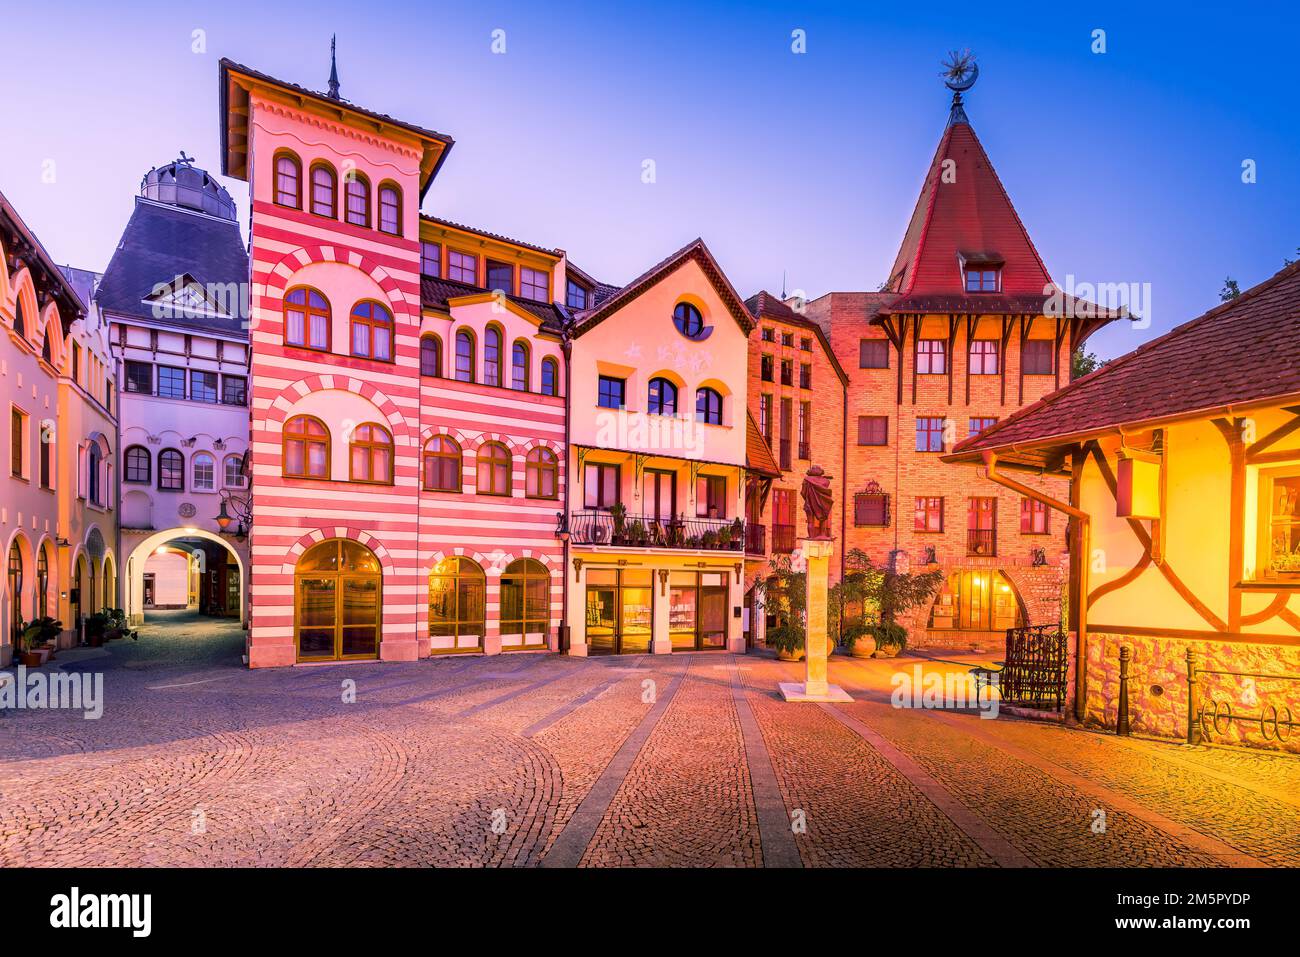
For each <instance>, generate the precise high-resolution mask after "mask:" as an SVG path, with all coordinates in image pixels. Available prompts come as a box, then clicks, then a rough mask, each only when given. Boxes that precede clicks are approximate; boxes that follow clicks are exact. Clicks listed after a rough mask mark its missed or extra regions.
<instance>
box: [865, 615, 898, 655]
mask: <svg viewBox="0 0 1300 957" xmlns="http://www.w3.org/2000/svg"><path fill="white" fill-rule="evenodd" d="M870 631H871V634H872V635H873V636H874V637H875V639H876V647H877V648H897V649H898V650H899V651H902V650H903V649H904V648H906V647H907V629H906V628H904V627H903V626H902V625H900V624H898V623H897V622H893V621H882V622H876V623H875V624H873V625H871V626H870Z"/></svg>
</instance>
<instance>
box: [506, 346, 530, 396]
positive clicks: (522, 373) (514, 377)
mask: <svg viewBox="0 0 1300 957" xmlns="http://www.w3.org/2000/svg"><path fill="white" fill-rule="evenodd" d="M510 388H512V389H515V390H516V391H518V392H527V391H528V343H526V342H524V341H523V340H522V339H520V340H519V341H518V342H516V343H515V344H514V346H513V347H512V348H511V350H510Z"/></svg>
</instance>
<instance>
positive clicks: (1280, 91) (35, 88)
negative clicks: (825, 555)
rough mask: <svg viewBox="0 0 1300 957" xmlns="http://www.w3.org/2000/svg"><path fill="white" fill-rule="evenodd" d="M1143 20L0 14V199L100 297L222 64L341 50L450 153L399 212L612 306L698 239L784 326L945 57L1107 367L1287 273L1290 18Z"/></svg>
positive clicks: (902, 155) (895, 148)
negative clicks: (1143, 307)
mask: <svg viewBox="0 0 1300 957" xmlns="http://www.w3.org/2000/svg"><path fill="white" fill-rule="evenodd" d="M1138 7H1139V5H1138V4H1133V3H1126V4H1086V5H1083V4H1068V3H1056V4H1041V3H1039V4H1028V5H1022V4H1017V3H1011V2H1007V3H1000V4H992V5H990V4H980V5H977V6H976V5H971V4H962V5H955V6H947V5H942V4H929V5H924V6H923V5H919V4H917V5H905V4H897V3H893V4H853V5H848V4H795V3H745V4H736V3H709V2H705V0H700V2H696V3H678V2H670V3H655V4H635V5H633V4H611V3H594V4H585V3H565V2H562V0H561V2H555V3H547V4H535V5H534V4H528V5H525V4H510V3H474V4H466V3H459V4H449V3H442V2H438V3H428V2H422V3H415V2H391V0H372V2H370V3H368V4H361V5H358V4H356V3H347V2H333V0H318V2H315V3H311V4H299V3H290V2H276V3H267V2H265V0H263V2H258V3H249V2H244V0H229V2H226V3H223V4H211V3H204V4H186V3H182V2H175V0H170V2H166V3H161V2H158V3H155V2H130V3H127V4H122V5H119V6H117V7H112V6H110V5H104V4H99V3H90V2H59V0H49V2H44V3H41V4H22V5H16V7H15V8H14V9H12V10H11V11H10V12H8V13H7V15H6V34H5V36H4V38H3V46H4V49H5V55H4V56H3V57H0V89H3V90H5V91H6V93H7V96H6V98H5V99H6V109H5V120H4V121H5V123H6V134H5V137H4V149H3V150H0V190H3V191H4V192H5V194H6V195H7V196H8V197H9V198H10V200H11V201H13V202H14V203H15V204H16V205H17V207H18V209H19V210H20V211H21V213H22V214H23V216H24V218H25V219H26V220H27V222H28V224H29V225H30V226H31V227H32V228H33V229H34V230H36V232H37V234H38V235H39V236H40V237H41V239H42V241H43V242H44V243H45V245H46V246H47V248H48V249H49V250H50V252H51V254H52V255H53V256H54V257H55V259H57V260H58V261H60V262H70V263H72V264H73V265H77V266H83V267H87V268H94V269H102V268H103V267H104V266H105V265H106V264H107V262H108V259H109V257H110V256H111V255H112V252H113V247H114V246H115V244H116V242H117V240H118V237H119V236H120V233H121V230H122V227H123V226H124V225H125V223H126V219H127V217H128V216H129V214H130V209H131V203H132V197H133V196H134V195H135V193H136V191H137V189H138V186H139V181H140V177H141V176H142V175H143V174H144V172H145V171H146V170H148V169H149V168H150V167H151V166H154V165H157V164H160V163H163V162H166V161H167V160H169V159H171V158H173V157H174V156H175V155H176V153H177V151H178V150H181V149H184V150H186V151H187V152H188V153H189V154H190V155H191V156H195V157H196V158H197V159H198V162H199V164H200V165H202V166H205V167H206V168H208V169H209V170H211V171H213V172H216V171H217V169H218V165H219V160H218V156H217V143H218V134H219V117H218V115H217V66H216V63H217V60H218V59H219V58H220V57H222V56H229V57H231V58H232V59H235V60H238V61H240V62H243V63H246V64H248V65H249V66H252V67H255V68H257V69H260V70H263V71H265V72H268V73H271V74H273V75H275V76H278V77H280V78H282V79H285V80H289V81H293V82H298V83H303V84H305V85H308V86H312V87H316V88H323V87H324V84H325V79H326V76H327V73H328V49H329V37H330V34H331V33H332V32H337V33H338V35H339V69H340V74H341V78H342V84H343V87H342V92H343V95H344V96H345V97H346V98H348V99H350V100H352V101H353V102H355V103H357V104H358V105H361V106H365V107H368V108H371V109H376V110H380V111H383V112H387V113H390V114H392V115H394V116H396V117H399V118H402V119H404V120H407V121H410V122H412V123H416V124H419V125H423V126H428V127H432V128H433V129H436V130H439V131H441V132H445V133H448V134H450V135H452V136H453V137H455V139H456V141H457V142H456V146H455V148H454V149H453V151H452V154H451V156H450V158H449V160H448V162H447V164H446V166H444V168H443V170H442V172H441V173H440V175H439V178H438V180H437V181H436V182H435V183H434V186H433V188H432V189H431V190H430V192H429V195H428V196H427V197H426V199H425V203H424V210H425V212H428V213H433V214H436V215H439V216H444V217H447V218H449V219H453V220H457V221H460V222H468V223H471V224H473V225H477V226H480V227H483V228H486V229H490V230H493V231H496V232H501V233H504V234H506V235H510V236H515V237H517V238H520V239H524V240H527V241H530V242H534V243H538V244H541V245H546V246H559V247H562V248H564V249H567V250H568V251H569V254H570V256H571V257H572V258H573V259H574V261H575V262H577V263H578V264H579V265H581V266H582V267H583V268H584V269H586V270H587V271H588V272H591V273H593V274H594V275H596V276H597V277H598V278H601V279H605V280H607V281H610V282H622V281H626V280H628V279H630V278H632V277H633V276H635V275H637V274H638V273H640V272H641V271H643V270H644V269H645V268H646V267H647V266H649V265H651V264H653V263H655V262H657V261H658V260H659V259H661V258H662V257H663V256H664V255H666V254H667V253H668V252H671V251H672V250H674V249H676V248H677V247H679V246H681V245H682V244H684V243H685V242H687V241H689V240H690V239H693V238H694V237H695V236H697V235H699V236H703V237H704V238H705V240H706V242H707V243H708V244H709V246H710V248H711V249H712V250H713V251H714V253H715V254H716V255H717V256H718V258H719V260H720V261H721V263H722V265H723V267H724V268H725V269H726V270H727V272H728V274H729V276H730V277H731V279H732V281H733V282H734V283H735V285H736V286H737V288H738V289H739V290H740V291H741V293H742V294H743V295H748V294H749V293H751V292H753V291H756V290H757V289H759V288H768V289H771V290H772V291H779V290H780V286H781V279H782V273H783V271H784V272H785V273H787V274H788V277H789V278H788V285H789V288H790V289H792V290H793V289H799V290H803V291H804V292H806V293H807V294H808V295H809V296H817V295H820V294H822V293H824V292H829V291H836V290H854V289H875V288H876V287H877V286H878V285H879V283H880V281H881V280H882V279H883V278H884V276H885V274H886V273H887V271H888V269H889V266H890V265H891V264H892V262H893V258H894V254H895V252H896V251H897V248H898V244H899V242H900V241H901V238H902V233H903V229H904V227H905V225H906V222H907V219H908V217H909V216H910V214H911V211H912V207H913V205H914V203H915V201H916V195H917V191H918V190H919V188H920V183H921V178H922V176H923V175H924V172H925V169H926V166H927V164H928V163H929V161H930V158H931V156H932V154H933V152H934V148H935V146H936V144H937V142H938V139H939V136H940V135H941V133H942V130H943V125H944V121H945V119H946V116H947V107H948V94H947V92H946V91H945V90H944V89H943V87H942V85H941V82H940V80H939V78H938V72H939V69H940V67H939V61H940V60H941V59H942V58H943V56H944V55H945V53H946V52H947V51H948V50H951V49H955V48H970V49H971V50H973V51H974V52H975V54H976V55H977V57H978V59H979V62H980V67H981V76H980V80H979V83H978V84H977V85H976V87H975V89H974V90H973V91H972V92H971V93H970V94H969V95H968V97H967V112H968V114H969V116H970V118H971V122H972V124H973V126H974V128H975V131H976V133H977V134H978V135H979V137H980V139H981V141H982V142H983V143H984V146H985V149H986V150H987V151H988V153H989V155H990V158H991V159H992V161H993V163H994V166H995V167H996V169H997V171H998V173H999V175H1000V176H1001V177H1002V180H1003V182H1004V184H1005V185H1006V187H1007V189H1008V191H1009V192H1010V194H1011V197H1012V200H1013V201H1014V202H1015V204H1016V207H1017V209H1018V211H1019V213H1020V215H1021V218H1022V219H1023V220H1024V222H1025V224H1026V226H1027V228H1028V229H1029V232H1030V235H1031V236H1032V237H1033V239H1034V242H1035V243H1036V245H1037V246H1038V250H1039V252H1040V253H1041V254H1042V256H1043V258H1044V259H1045V261H1046V262H1047V265H1048V268H1049V270H1050V271H1051V272H1052V275H1053V276H1054V277H1055V278H1056V280H1057V281H1058V282H1061V283H1064V282H1065V281H1066V277H1067V276H1073V277H1074V278H1075V281H1076V282H1102V283H1149V284H1150V296H1151V318H1152V328H1151V329H1146V330H1133V329H1127V328H1125V329H1119V328H1112V329H1110V330H1107V331H1105V332H1103V333H1102V334H1100V335H1099V336H1097V337H1096V338H1095V339H1094V340H1093V347H1094V348H1096V349H1097V351H1098V352H1099V353H1101V354H1102V355H1105V356H1113V355H1117V354H1119V353H1122V352H1126V351H1128V350H1129V349H1132V348H1134V347H1135V346H1136V345H1138V344H1139V343H1140V342H1141V341H1142V340H1144V339H1146V338H1149V337H1150V336H1152V335H1154V334H1156V333H1159V332H1163V331H1165V330H1167V329H1168V328H1170V327H1171V326H1173V325H1176V324H1177V323H1179V322H1182V321H1185V320H1187V319H1189V318H1192V317H1194V316H1195V315H1197V314H1199V313H1200V312H1202V311H1203V310H1205V309H1206V308H1209V307H1210V306H1212V305H1214V304H1215V303H1216V302H1217V291H1218V289H1219V288H1220V286H1221V285H1222V283H1223V279H1224V277H1225V276H1226V275H1232V276H1233V277H1235V278H1236V279H1237V280H1238V281H1239V282H1240V283H1241V286H1242V288H1243V289H1244V288H1246V287H1247V286H1249V285H1253V284H1254V283H1256V282H1259V281H1260V280H1262V279H1265V278H1267V277H1268V276H1270V275H1271V274H1272V273H1273V272H1275V271H1276V270H1277V269H1278V268H1280V267H1281V265H1282V260H1283V258H1284V257H1290V258H1296V257H1297V253H1296V247H1297V246H1300V225H1298V224H1300V175H1298V174H1300V123H1297V121H1296V119H1295V117H1296V101H1297V93H1298V90H1297V87H1300V78H1298V77H1297V76H1296V74H1295V72H1294V69H1293V64H1294V56H1295V51H1294V39H1295V36H1296V35H1297V32H1298V28H1300V14H1297V13H1296V12H1295V11H1294V10H1293V9H1289V8H1288V7H1286V6H1284V5H1281V4H1278V5H1270V4H1257V3H1251V4H1239V5H1236V6H1234V7H1233V8H1232V9H1230V10H1227V9H1225V8H1223V7H1221V6H1220V7H1217V8H1212V7H1209V6H1206V7H1204V8H1200V7H1198V6H1196V5H1193V4H1188V3H1179V4H1177V5H1172V4H1170V5H1160V6H1154V5H1153V6H1151V7H1149V8H1145V9H1138ZM497 29H500V30H504V31H505V38H506V52H505V54H494V53H492V51H491V44H492V31H494V30H497ZM796 29H801V30H804V31H806V36H807V52H806V53H804V54H801V55H796V54H794V53H793V52H791V32H792V31H793V30H796ZM1098 29H1100V30H1104V31H1105V34H1106V52H1105V53H1104V54H1096V53H1093V52H1092V49H1091V47H1092V43H1093V37H1092V34H1093V31H1094V30H1098ZM196 30H197V31H203V33H202V35H201V36H202V39H203V41H204V43H205V45H206V49H205V50H202V51H200V52H194V50H193V46H194V45H195V40H194V35H195V34H194V31H196ZM1288 71H1289V74H1288ZM646 159H652V160H654V162H655V168H656V182H654V183H653V184H646V183H643V182H642V177H641V171H642V164H643V161H644V160H646ZM1244 160H1254V161H1255V164H1256V170H1257V182H1255V183H1253V184H1245V183H1243V182H1242V163H1243V161H1244ZM51 164H52V165H51ZM51 171H52V175H50V174H51ZM227 186H228V187H229V188H230V189H231V192H232V193H233V194H234V195H235V196H236V198H237V200H239V202H240V208H241V218H245V219H246V215H247V209H246V197H247V191H246V189H245V188H244V184H242V183H238V182H233V181H231V182H228V183H227Z"/></svg>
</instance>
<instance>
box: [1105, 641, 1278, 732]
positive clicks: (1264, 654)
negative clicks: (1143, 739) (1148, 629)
mask: <svg viewBox="0 0 1300 957" xmlns="http://www.w3.org/2000/svg"><path fill="white" fill-rule="evenodd" d="M1124 646H1127V647H1129V648H1130V649H1132V662H1131V664H1130V666H1129V686H1128V687H1129V699H1128V700H1129V720H1130V724H1131V726H1132V730H1133V733H1134V734H1150V735H1155V736H1158V737H1162V738H1171V739H1176V740H1186V737H1187V649H1188V647H1189V646H1190V647H1191V648H1193V649H1195V651H1196V652H1197V655H1198V656H1199V662H1198V669H1199V670H1209V671H1232V672H1252V673H1256V674H1273V673H1279V674H1290V675H1300V647H1297V646H1294V645H1266V644H1254V643H1244V642H1234V641H1213V640H1200V639H1188V638H1174V637H1169V638H1153V637H1150V636H1138V635H1116V634H1090V635H1089V636H1088V648H1087V661H1088V689H1087V700H1086V705H1087V710H1086V713H1085V718H1084V720H1085V723H1087V724H1089V725H1091V726H1093V727H1098V728H1105V729H1107V730H1114V728H1115V718H1116V713H1117V710H1118V707H1119V650H1120V648H1121V647H1124ZM1200 687H1201V701H1202V703H1203V704H1204V705H1205V706H1206V707H1207V708H1208V707H1210V706H1211V705H1212V704H1213V703H1214V702H1219V703H1220V711H1221V712H1222V710H1223V705H1225V704H1226V705H1230V706H1231V708H1232V713H1233V714H1234V715H1245V716H1249V717H1250V718H1252V719H1253V720H1250V721H1227V722H1223V721H1221V723H1220V727H1221V729H1222V733H1218V732H1214V731H1213V729H1211V734H1210V735H1209V736H1208V737H1207V738H1206V741H1207V743H1214V744H1235V745H1245V746H1248V747H1259V748H1268V749H1272V750H1283V751H1288V752H1292V753H1300V734H1296V733H1293V734H1291V735H1290V740H1289V741H1287V742H1278V741H1277V740H1272V741H1269V740H1266V739H1265V737H1264V735H1263V734H1262V733H1261V730H1260V724H1259V720H1258V718H1259V715H1260V713H1261V712H1262V711H1264V712H1267V713H1268V714H1269V715H1270V717H1271V715H1272V708H1277V711H1278V715H1279V719H1280V720H1285V719H1286V717H1287V712H1286V710H1285V709H1286V708H1290V713H1291V714H1292V715H1293V716H1294V719H1300V681H1279V680H1267V679H1258V678H1255V679H1251V678H1242V677H1234V676H1229V675H1201V677H1200ZM1294 719H1293V720H1294ZM1271 730H1272V727H1271V724H1270V726H1269V731H1270V732H1271ZM1282 732H1283V734H1284V735H1285V734H1286V729H1285V728H1283V729H1282Z"/></svg>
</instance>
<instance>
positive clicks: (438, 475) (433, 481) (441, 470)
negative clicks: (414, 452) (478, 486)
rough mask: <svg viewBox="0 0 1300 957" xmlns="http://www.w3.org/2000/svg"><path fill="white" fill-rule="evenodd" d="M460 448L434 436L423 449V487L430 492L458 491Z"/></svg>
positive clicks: (453, 443)
mask: <svg viewBox="0 0 1300 957" xmlns="http://www.w3.org/2000/svg"><path fill="white" fill-rule="evenodd" d="M460 475H461V461H460V446H459V445H457V444H456V443H455V441H453V440H452V439H450V438H448V437H447V436H445V435H435V436H434V437H433V438H431V439H430V440H429V442H428V444H427V445H425V447H424V487H425V488H426V489H428V490H429V491H431V492H459V491H460Z"/></svg>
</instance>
